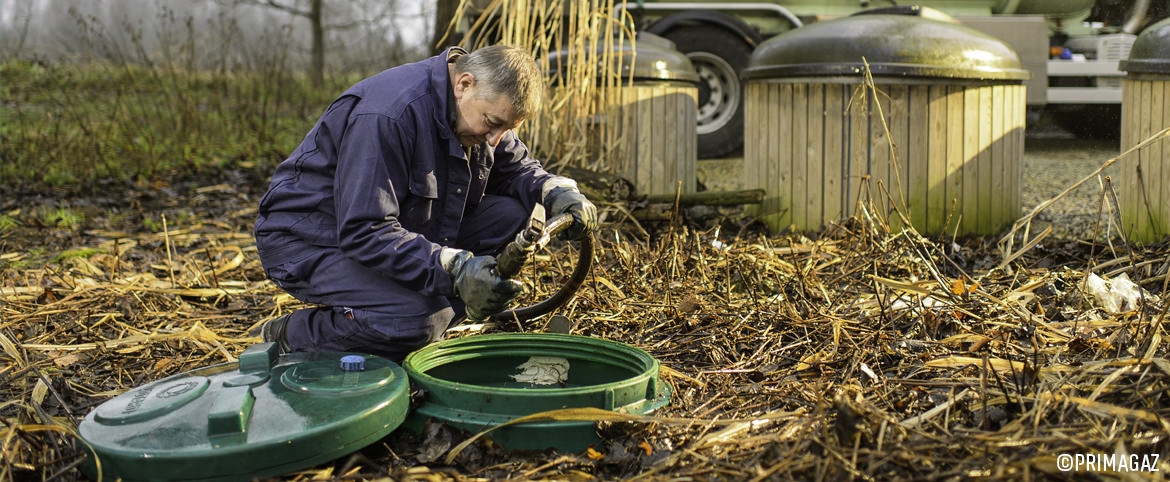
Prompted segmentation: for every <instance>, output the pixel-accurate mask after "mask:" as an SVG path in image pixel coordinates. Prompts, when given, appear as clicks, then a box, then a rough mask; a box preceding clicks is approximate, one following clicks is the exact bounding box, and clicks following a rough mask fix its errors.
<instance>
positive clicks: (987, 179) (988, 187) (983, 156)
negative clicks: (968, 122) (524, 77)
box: [974, 87, 995, 234]
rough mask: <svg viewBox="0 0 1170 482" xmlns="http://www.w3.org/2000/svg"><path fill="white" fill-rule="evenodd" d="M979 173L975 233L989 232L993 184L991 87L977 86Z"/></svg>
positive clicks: (976, 187) (977, 175)
mask: <svg viewBox="0 0 1170 482" xmlns="http://www.w3.org/2000/svg"><path fill="white" fill-rule="evenodd" d="M977 90H978V92H979V119H980V120H981V122H980V123H979V149H980V150H979V156H978V159H979V173H978V174H976V181H975V182H976V184H975V189H976V192H978V193H979V194H978V196H979V205H978V207H976V213H974V214H976V215H977V216H978V219H979V221H978V224H977V226H978V227H977V228H976V231H975V232H976V233H978V234H990V233H991V231H992V229H991V218H990V215H991V198H992V195H993V194H995V193H994V192H992V190H993V189H994V188H993V185H992V182H991V181H992V179H991V149H990V148H991V141H992V139H991V122H990V116H991V112H992V105H991V88H990V87H979V88H978V89H977Z"/></svg>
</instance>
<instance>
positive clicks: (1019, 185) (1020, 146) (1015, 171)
mask: <svg viewBox="0 0 1170 482" xmlns="http://www.w3.org/2000/svg"><path fill="white" fill-rule="evenodd" d="M1012 91H1013V92H1015V110H1013V111H1012V114H1011V119H1012V122H1013V123H1012V145H1011V165H1012V182H1013V185H1012V190H1011V193H1012V202H1011V205H1010V206H1009V210H1010V211H1011V212H1012V213H1015V214H1013V215H1012V222H1015V220H1016V219H1019V218H1020V216H1023V214H1024V213H1023V189H1024V184H1023V179H1024V132H1025V131H1026V129H1027V123H1028V87H1027V86H1026V85H1018V86H1015V87H1012Z"/></svg>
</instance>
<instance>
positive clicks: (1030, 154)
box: [697, 125, 1121, 239]
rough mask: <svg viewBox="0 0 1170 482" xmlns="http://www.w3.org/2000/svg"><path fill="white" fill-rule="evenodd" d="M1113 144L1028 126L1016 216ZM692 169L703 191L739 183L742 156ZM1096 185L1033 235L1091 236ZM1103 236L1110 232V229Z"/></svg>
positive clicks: (1065, 200)
mask: <svg viewBox="0 0 1170 482" xmlns="http://www.w3.org/2000/svg"><path fill="white" fill-rule="evenodd" d="M1119 145H1120V143H1119V141H1118V140H1117V139H1078V138H1076V137H1074V136H1073V135H1072V134H1069V133H1067V132H1065V131H1063V130H1060V129H1058V128H1056V127H1052V126H1048V125H1039V126H1036V127H1030V128H1029V131H1028V133H1027V134H1025V143H1024V159H1023V162H1024V174H1023V177H1024V179H1023V187H1022V193H1021V194H1022V206H1021V212H1020V215H1021V216H1024V215H1026V214H1028V213H1030V212H1031V211H1032V209H1034V208H1035V207H1036V206H1037V205H1039V204H1040V203H1042V202H1044V201H1046V200H1049V199H1052V198H1054V197H1056V196H1057V195H1059V194H1060V193H1061V192H1063V191H1064V190H1065V189H1068V188H1069V187H1070V186H1072V185H1074V184H1076V183H1077V182H1078V181H1080V180H1081V179H1084V178H1085V176H1088V175H1089V174H1090V173H1092V172H1093V171H1095V170H1097V169H1098V168H1099V167H1101V166H1102V165H1104V164H1105V163H1106V162H1107V161H1108V160H1109V159H1112V158H1113V157H1115V156H1117V155H1118V153H1119V152H1120V149H1119ZM1119 170H1120V168H1119V167H1118V165H1117V164H1114V165H1113V166H1110V167H1109V168H1107V169H1106V170H1105V171H1104V173H1103V174H1104V175H1108V176H1112V179H1113V180H1114V183H1115V185H1116V182H1117V179H1118V175H1119ZM697 171H698V176H699V180H700V181H701V182H702V183H703V184H704V185H705V186H706V187H707V189H709V190H712V191H724V190H728V191H730V190H738V189H741V188H742V187H743V158H727V159H701V160H699V162H698V169H697ZM1101 186H1102V184H1101V181H1100V180H1099V179H1093V180H1090V181H1088V182H1086V183H1085V184H1083V185H1082V186H1080V187H1079V188H1077V189H1076V190H1074V191H1072V192H1070V193H1068V194H1067V195H1065V196H1064V197H1062V198H1061V199H1059V200H1057V201H1056V202H1055V203H1054V204H1053V205H1051V206H1049V207H1048V208H1046V209H1045V210H1044V211H1042V212H1040V213H1038V214H1037V215H1036V217H1035V218H1034V219H1033V222H1032V231H1031V232H1032V233H1033V234H1034V233H1038V232H1040V231H1042V230H1043V229H1044V228H1045V227H1048V226H1051V227H1052V230H1053V233H1052V236H1054V237H1061V238H1067V239H1091V238H1093V230H1094V226H1095V225H1096V219H1097V210H1098V207H1099V206H1100V203H1101V192H1102V189H1101ZM1117 189H1121V187H1120V186H1117ZM1103 223H1104V220H1103ZM1103 226H1104V224H1103ZM1102 229H1105V228H1104V227H1103V228H1102ZM1109 234H1110V235H1111V236H1112V235H1116V231H1114V232H1112V233H1109Z"/></svg>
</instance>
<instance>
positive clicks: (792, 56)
mask: <svg viewBox="0 0 1170 482" xmlns="http://www.w3.org/2000/svg"><path fill="white" fill-rule="evenodd" d="M863 58H864V61H863ZM866 63H868V65H869V69H870V72H871V73H872V74H873V75H874V76H875V77H882V78H885V79H889V78H906V79H908V78H931V79H963V80H984V81H1001V82H1002V81H1023V80H1027V79H1028V78H1030V77H1031V74H1030V73H1029V72H1028V71H1027V70H1025V69H1024V68H1023V66H1022V64H1021V63H1020V57H1019V55H1018V54H1016V52H1015V51H1014V50H1012V48H1011V47H1010V46H1008V45H1007V44H1006V43H1004V42H1003V41H1001V40H999V39H997V38H995V37H992V36H990V35H987V34H985V33H983V32H980V31H978V30H975V29H972V28H970V27H966V26H964V25H962V24H960V23H959V22H958V21H956V20H955V19H954V18H953V17H950V16H949V15H946V14H944V13H942V12H939V11H938V10H934V9H931V8H924V7H918V6H913V7H894V8H879V9H870V10H864V11H862V12H859V13H857V14H854V15H850V16H848V17H842V18H838V19H834V20H827V21H823V22H817V23H813V24H809V25H806V26H804V27H801V28H797V29H793V30H790V31H788V32H785V33H783V34H780V35H777V36H775V37H773V38H771V39H769V40H768V41H766V42H764V43H763V44H761V45H760V46H759V47H757V48H756V50H755V52H753V53H752V57H751V61H750V62H749V64H748V67H747V68H746V69H744V72H743V74H742V77H743V78H744V79H745V80H756V79H775V78H787V77H819V76H847V77H857V76H862V75H864V72H865V66H866Z"/></svg>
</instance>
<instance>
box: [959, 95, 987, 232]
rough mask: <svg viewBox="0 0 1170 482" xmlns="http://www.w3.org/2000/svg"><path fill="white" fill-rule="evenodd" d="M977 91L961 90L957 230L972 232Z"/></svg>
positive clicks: (976, 176)
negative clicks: (960, 190)
mask: <svg viewBox="0 0 1170 482" xmlns="http://www.w3.org/2000/svg"><path fill="white" fill-rule="evenodd" d="M979 108H980V104H979V91H978V90H977V89H970V88H969V89H967V90H965V91H963V181H962V185H963V209H962V210H961V214H962V216H963V219H962V223H961V225H960V227H959V230H960V231H962V232H973V231H976V230H977V229H978V227H979V218H978V215H977V214H976V212H977V211H978V210H979V192H978V186H979V153H980V152H981V151H982V149H981V148H980V146H979V124H980V122H979V121H980V117H979Z"/></svg>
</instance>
